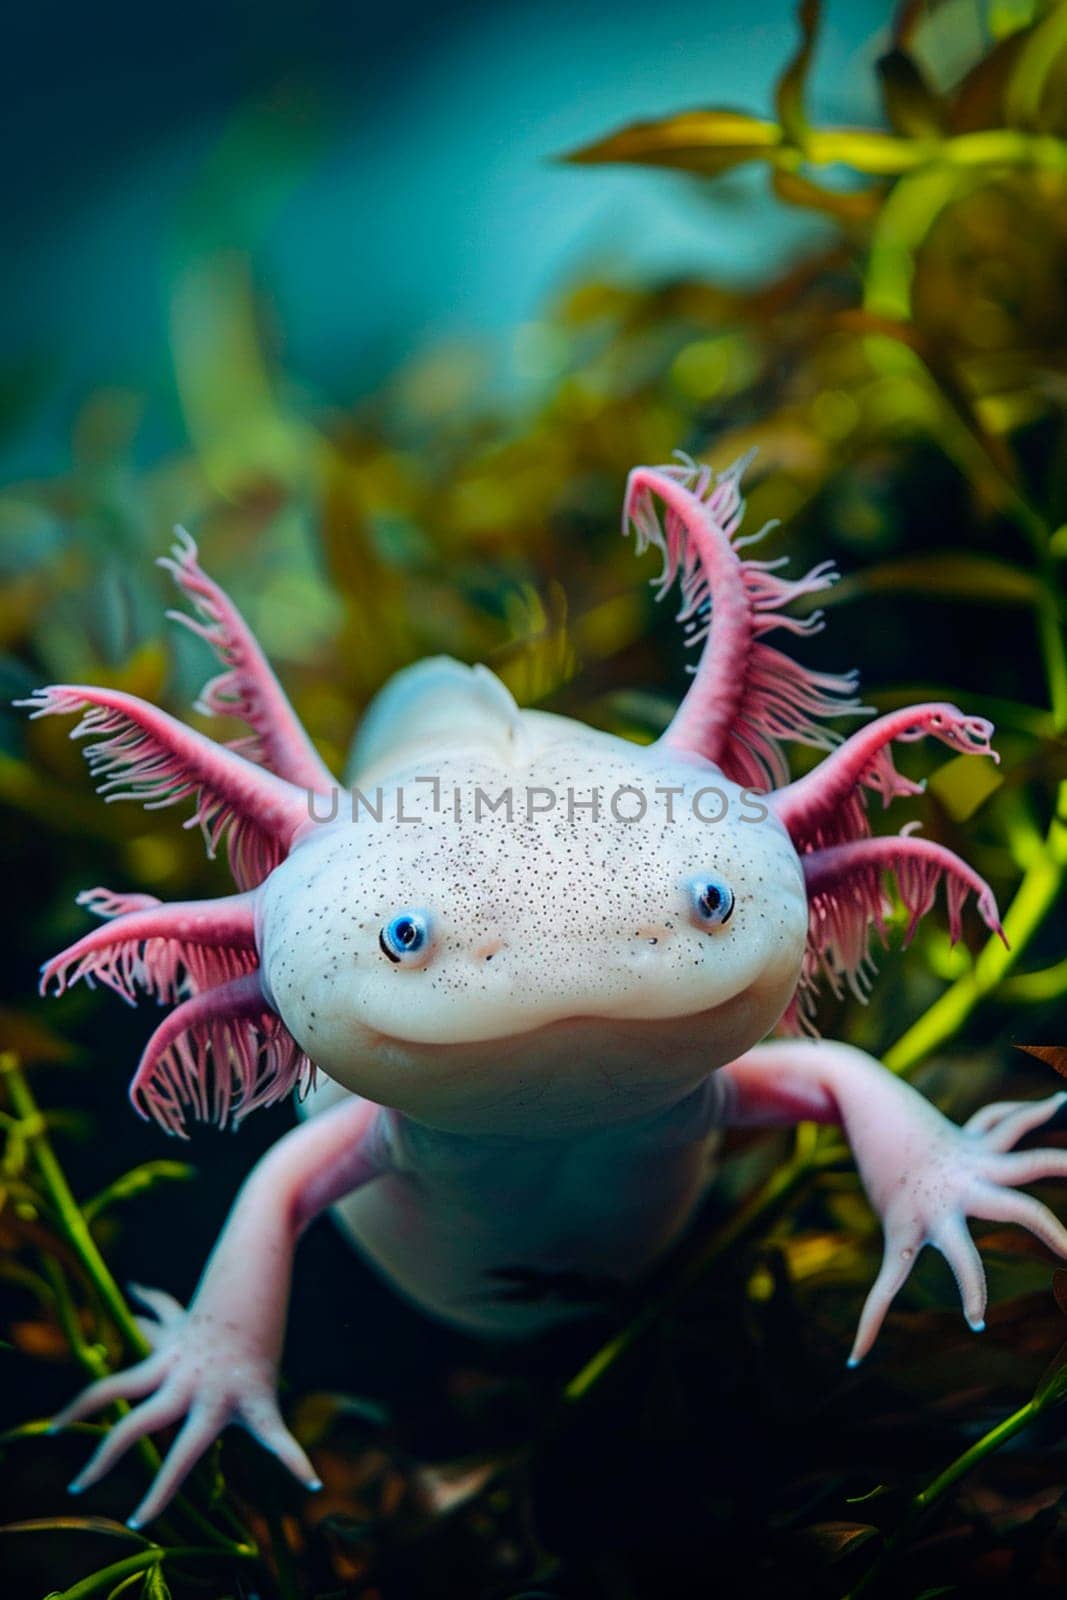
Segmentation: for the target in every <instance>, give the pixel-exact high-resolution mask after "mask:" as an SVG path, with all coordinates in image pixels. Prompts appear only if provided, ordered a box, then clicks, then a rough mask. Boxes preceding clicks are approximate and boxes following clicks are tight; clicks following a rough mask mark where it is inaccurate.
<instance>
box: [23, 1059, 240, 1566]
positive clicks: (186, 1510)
mask: <svg viewBox="0 0 1067 1600" xmlns="http://www.w3.org/2000/svg"><path fill="white" fill-rule="evenodd" d="M0 1078H2V1079H3V1081H4V1083H5V1084H6V1086H7V1090H8V1094H9V1096H10V1099H11V1104H12V1106H13V1108H14V1110H15V1114H16V1116H17V1117H18V1119H19V1122H20V1123H21V1125H22V1129H23V1135H24V1137H25V1140H26V1143H27V1145H28V1147H29V1149H30V1150H31V1151H32V1153H33V1158H34V1161H35V1163H36V1165H37V1170H38V1172H39V1173H40V1175H41V1180H42V1182H43V1183H44V1186H45V1189H46V1191H47V1193H48V1197H49V1200H50V1201H51V1203H52V1206H53V1209H54V1211H55V1215H56V1219H57V1222H58V1225H59V1226H60V1228H61V1229H62V1231H63V1233H64V1235H65V1237H66V1239H67V1240H68V1242H69V1244H70V1245H71V1247H72V1248H73V1250H74V1251H75V1253H76V1254H77V1256H78V1259H79V1261H80V1262H81V1264H82V1266H83V1267H84V1269H85V1272H86V1273H87V1275H88V1277H89V1278H90V1280H91V1282H92V1284H93V1287H94V1288H95V1290H96V1292H97V1294H98V1295H99V1297H100V1299H101V1301H102V1302H103V1304H104V1306H105V1307H106V1308H107V1310H108V1312H109V1313H110V1314H111V1316H112V1318H113V1319H114V1321H115V1322H116V1323H117V1325H118V1327H119V1330H120V1331H121V1333H122V1334H123V1336H124V1337H125V1338H126V1340H127V1341H128V1343H129V1344H130V1345H132V1347H133V1349H134V1350H135V1351H136V1352H137V1354H138V1355H145V1354H147V1352H148V1348H149V1346H148V1342H147V1340H146V1339H145V1338H144V1336H143V1334H142V1333H141V1330H140V1329H139V1328H138V1326H137V1324H136V1322H135V1321H134V1319H133V1315H132V1313H131V1312H130V1309H129V1307H128V1306H127V1304H126V1301H125V1299H124V1298H123V1294H122V1290H121V1289H120V1288H119V1286H118V1284H117V1283H116V1282H115V1280H114V1278H113V1277H112V1275H111V1273H110V1271H109V1270H108V1267H107V1263H106V1262H105V1261H104V1258H103V1256H102V1255H101V1254H100V1251H99V1249H98V1248H97V1244H96V1240H95V1239H94V1238H93V1236H92V1232H91V1230H90V1228H89V1224H88V1223H87V1222H86V1220H85V1218H84V1216H83V1215H82V1212H81V1209H80V1207H79V1205H78V1202H77V1200H76V1199H75V1198H74V1194H73V1192H72V1190H71V1187H70V1185H69V1183H68V1182H67V1179H66V1174H65V1173H64V1171H63V1168H62V1167H61V1166H60V1164H59V1161H58V1159H57V1157H56V1154H55V1151H54V1150H53V1149H52V1145H51V1142H50V1140H49V1138H48V1131H47V1126H46V1124H45V1119H44V1117H43V1116H42V1115H41V1112H40V1109H39V1107H38V1105H37V1101H36V1099H35V1098H34V1095H33V1091H32V1090H31V1088H30V1086H29V1083H28V1082H27V1080H26V1077H25V1075H24V1073H23V1071H22V1069H21V1067H20V1065H19V1061H18V1057H17V1056H15V1055H14V1054H13V1053H11V1052H10V1051H4V1052H0ZM52 1288H53V1290H54V1292H55V1293H56V1297H57V1298H56V1304H57V1311H58V1313H59V1316H60V1319H61V1322H62V1324H63V1327H64V1331H65V1332H66V1333H67V1335H68V1338H69V1339H70V1342H71V1348H72V1350H73V1352H74V1355H75V1357H76V1358H77V1359H78V1360H79V1361H80V1362H81V1363H82V1364H83V1365H84V1366H85V1367H86V1368H87V1370H88V1371H89V1372H91V1373H92V1374H93V1376H94V1377H102V1376H103V1375H104V1373H105V1371H106V1370H107V1369H106V1367H105V1366H104V1364H103V1362H102V1361H101V1360H100V1359H99V1358H98V1357H97V1355H96V1353H95V1352H94V1351H93V1350H92V1348H91V1346H89V1345H87V1344H86V1343H85V1341H84V1339H83V1338H82V1337H81V1330H80V1329H79V1328H78V1325H77V1318H76V1316H75V1315H74V1313H73V1308H72V1307H71V1306H70V1304H69V1299H68V1297H67V1292H66V1284H65V1281H64V1280H63V1279H62V1276H61V1275H58V1276H53V1277H52ZM122 1407H123V1409H125V1403H124V1402H123V1403H122ZM139 1445H140V1449H141V1453H142V1455H143V1456H144V1458H145V1460H146V1461H147V1462H148V1465H149V1467H150V1468H151V1470H152V1471H156V1470H158V1468H159V1465H160V1457H159V1453H158V1451H157V1450H156V1448H155V1446H154V1445H153V1444H152V1442H151V1440H150V1439H142V1440H140V1441H139ZM174 1509H175V1510H178V1511H181V1513H182V1514H183V1515H184V1516H185V1517H186V1518H187V1519H188V1521H189V1522H190V1523H192V1524H193V1526H195V1527H196V1528H197V1529H198V1531H199V1532H200V1533H201V1534H202V1535H203V1536H204V1537H205V1538H208V1539H211V1540H212V1541H214V1543H215V1545H216V1553H218V1549H219V1548H220V1547H221V1548H222V1549H225V1550H227V1551H229V1552H231V1553H232V1552H234V1551H236V1550H239V1549H249V1548H252V1546H251V1544H250V1543H249V1542H247V1534H246V1533H245V1531H244V1529H243V1528H240V1527H239V1524H238V1525H236V1526H237V1527H238V1529H239V1539H240V1541H241V1542H240V1543H235V1541H234V1540H232V1539H229V1538H227V1536H226V1535H225V1534H223V1533H220V1532H219V1530H218V1529H217V1528H216V1527H215V1526H214V1525H213V1523H212V1522H211V1521H210V1520H209V1518H207V1517H205V1516H204V1515H203V1514H202V1513H201V1512H200V1511H198V1510H197V1509H196V1507H195V1506H194V1505H192V1504H191V1503H190V1502H189V1500H188V1499H187V1498H186V1497H185V1496H184V1495H179V1496H178V1497H177V1498H176V1499H175V1502H174ZM227 1517H228V1520H229V1521H230V1523H231V1526H234V1525H235V1519H233V1518H232V1516H230V1515H229V1513H228V1512H227ZM72 1592H73V1591H72Z"/></svg>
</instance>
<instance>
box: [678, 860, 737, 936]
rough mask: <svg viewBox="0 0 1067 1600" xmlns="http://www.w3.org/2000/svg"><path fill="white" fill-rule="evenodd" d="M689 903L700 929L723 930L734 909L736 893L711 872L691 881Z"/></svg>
mask: <svg viewBox="0 0 1067 1600" xmlns="http://www.w3.org/2000/svg"><path fill="white" fill-rule="evenodd" d="M689 903H690V906H691V908H692V914H693V921H694V922H695V923H696V924H697V926H698V927H699V928H721V927H722V925H723V923H724V922H729V920H730V916H731V914H732V912H733V909H734V891H733V890H732V889H731V888H730V885H729V884H728V883H726V882H724V881H723V879H722V878H717V877H716V876H715V875H714V874H713V873H711V872H704V873H701V875H700V876H699V877H698V878H691V879H690V881H689Z"/></svg>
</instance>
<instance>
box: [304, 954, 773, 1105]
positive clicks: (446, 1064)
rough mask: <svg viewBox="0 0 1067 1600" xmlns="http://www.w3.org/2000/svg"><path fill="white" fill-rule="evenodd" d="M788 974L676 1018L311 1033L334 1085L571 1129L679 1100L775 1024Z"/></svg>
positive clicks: (361, 1026)
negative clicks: (502, 1028) (485, 1029)
mask: <svg viewBox="0 0 1067 1600" xmlns="http://www.w3.org/2000/svg"><path fill="white" fill-rule="evenodd" d="M794 982H795V979H792V980H783V981H782V982H780V983H778V984H775V985H773V986H771V987H768V986H764V985H761V986H752V985H749V986H746V987H743V988H741V989H739V990H738V991H737V992H736V993H735V994H733V995H731V996H729V997H728V998H726V999H724V1000H722V1001H720V1002H719V1003H718V1004H716V1005H715V1006H713V1007H710V1008H705V1009H703V1010H700V1011H694V1012H690V1013H688V1014H686V1015H681V1016H678V1015H675V1016H660V1017H640V1016H627V1017H617V1016H609V1015H578V1014H566V1015H559V1016H556V1017H553V1018H551V1019H550V1020H548V1021H542V1022H537V1023H533V1024H531V1025H530V1026H529V1027H526V1028H524V1029H522V1030H521V1031H514V1030H513V1031H512V1032H511V1033H509V1034H501V1033H494V1034H483V1035H481V1036H479V1037H478V1038H463V1039H450V1040H447V1041H441V1040H439V1039H438V1040H429V1039H411V1038H405V1037H403V1036H401V1035H400V1034H398V1033H396V1032H386V1031H383V1030H381V1029H377V1028H374V1027H373V1026H370V1025H368V1024H366V1023H355V1024H352V1025H351V1026H350V1027H349V1029H348V1030H347V1033H346V1035H345V1037H344V1039H343V1041H341V1040H338V1041H336V1044H337V1048H336V1049H334V1048H331V1044H333V1043H334V1042H335V1041H328V1040H326V1039H323V1038H315V1036H312V1040H313V1041H314V1048H315V1052H316V1054H315V1059H316V1060H317V1062H318V1063H319V1065H321V1066H322V1068H323V1070H324V1071H325V1072H326V1073H327V1074H328V1075H329V1076H330V1077H331V1078H332V1079H334V1081H335V1082H337V1083H339V1084H341V1085H343V1086H344V1087H345V1088H348V1089H351V1090H353V1091H355V1092H357V1093H360V1094H363V1095H366V1096H367V1097H368V1098H370V1099H373V1100H376V1101H378V1102H379V1103H381V1104H384V1105H389V1106H392V1107H393V1108H395V1109H396V1110H399V1111H402V1112H407V1113H409V1114H411V1115H414V1116H417V1117H418V1118H419V1119H420V1120H422V1121H425V1122H428V1123H431V1124H433V1125H436V1126H438V1127H444V1128H450V1129H456V1130H459V1131H468V1132H477V1131H483V1130H489V1129H492V1130H493V1131H496V1132H510V1133H529V1132H531V1131H536V1130H537V1129H538V1127H539V1126H540V1125H541V1122H542V1120H543V1123H544V1126H545V1128H546V1129H553V1130H556V1129H559V1128H561V1127H565V1128H566V1129H568V1130H570V1131H573V1130H574V1129H575V1128H577V1127H580V1126H589V1125H595V1124H597V1123H610V1122H615V1121H622V1120H625V1119H627V1118H629V1117H633V1116H637V1115H639V1114H641V1113H644V1112H648V1111H649V1110H654V1109H656V1108H657V1107H667V1106H669V1105H671V1104H673V1103H675V1102H676V1101H678V1100H679V1099H680V1098H681V1097H683V1096H684V1095H685V1094H686V1093H688V1092H689V1091H690V1090H691V1089H693V1088H695V1087H696V1086H697V1085H698V1084H699V1083H700V1082H701V1081H702V1080H704V1079H706V1077H707V1075H708V1073H709V1071H710V1070H712V1069H713V1068H715V1067H717V1066H720V1065H722V1064H723V1063H724V1062H726V1061H729V1060H731V1059H732V1058H734V1057H735V1056H736V1055H738V1054H739V1053H740V1052H741V1051H742V1050H744V1049H745V1048H746V1047H747V1045H748V1043H749V1041H750V1040H751V1039H752V1038H753V1037H754V1036H758V1035H759V1034H760V1033H765V1032H767V1031H769V1030H770V1029H771V1028H772V1027H773V1026H774V1023H775V1022H776V1021H777V1020H778V1017H779V1016H780V1014H781V1012H782V1011H783V1009H784V1007H785V1006H786V1004H787V1003H788V1000H789V994H790V988H791V983H794ZM283 1015H284V1013H283Z"/></svg>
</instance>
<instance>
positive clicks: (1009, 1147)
mask: <svg viewBox="0 0 1067 1600" xmlns="http://www.w3.org/2000/svg"><path fill="white" fill-rule="evenodd" d="M1065 1103H1067V1093H1060V1094H1054V1095H1051V1096H1050V1097H1049V1098H1048V1099H1047V1100H1039V1101H1036V1102H1035V1101H1002V1102H999V1103H997V1104H996V1105H989V1106H985V1107H983V1109H982V1110H981V1111H978V1112H976V1113H975V1115H974V1116H973V1117H971V1119H970V1121H969V1122H967V1123H965V1124H964V1125H963V1126H962V1127H957V1125H956V1124H955V1123H953V1122H950V1121H948V1119H947V1118H945V1117H942V1116H941V1115H940V1113H939V1112H936V1111H934V1108H933V1107H932V1106H927V1107H926V1110H927V1111H929V1112H932V1113H933V1115H932V1116H926V1117H922V1118H921V1119H919V1118H916V1119H915V1120H914V1121H913V1122H912V1124H911V1126H910V1127H909V1129H908V1138H907V1141H906V1144H905V1146H904V1149H903V1151H898V1152H897V1157H896V1161H895V1162H894V1165H895V1166H896V1171H895V1172H893V1173H891V1172H889V1171H888V1170H887V1167H888V1163H886V1162H885V1160H884V1158H882V1159H877V1160H875V1161H874V1162H872V1161H871V1159H870V1157H868V1160H867V1161H864V1160H863V1158H862V1154H861V1152H860V1151H857V1154H858V1155H860V1157H861V1158H860V1169H861V1172H862V1174H863V1177H864V1181H865V1183H866V1186H867V1190H868V1193H869V1195H870V1198H871V1201H872V1204H873V1205H874V1207H875V1209H876V1210H877V1211H878V1213H879V1215H880V1216H881V1219H882V1229H883V1233H884V1238H885V1250H884V1255H883V1258H882V1266H881V1270H880V1271H879V1273H878V1277H877V1278H876V1280H875V1282H874V1285H873V1287H872V1289H871V1292H870V1294H869V1295H868V1296H867V1301H866V1304H865V1305H864V1307H863V1311H862V1314H861V1316H860V1320H859V1327H858V1329H857V1332H856V1340H855V1343H854V1345H853V1347H852V1354H851V1356H850V1357H849V1366H856V1365H857V1363H858V1362H860V1361H861V1360H862V1359H863V1357H864V1356H865V1355H866V1354H867V1352H868V1351H869V1350H870V1348H871V1346H872V1344H873V1343H874V1341H875V1338H876V1336H877V1334H878V1331H879V1329H880V1328H881V1326H882V1323H883V1321H884V1319H885V1315H886V1312H887V1311H888V1310H889V1307H890V1305H891V1304H892V1301H893V1299H894V1297H895V1296H896V1294H897V1292H898V1291H899V1290H900V1288H901V1286H902V1285H903V1284H904V1282H905V1281H906V1279H907V1277H908V1275H909V1273H910V1272H911V1269H912V1267H913V1266H914V1265H915V1262H916V1259H917V1258H918V1255H919V1252H920V1251H921V1250H922V1249H923V1247H924V1246H925V1245H927V1244H932V1245H934V1247H935V1248H936V1249H938V1250H939V1251H940V1252H941V1254H942V1255H943V1256H944V1257H945V1259H946V1261H947V1262H948V1264H949V1266H950V1267H951V1268H952V1272H953V1275H954V1276H955V1279H956V1283H957V1284H958V1286H959V1291H960V1299H961V1301H962V1303H963V1312H964V1316H965V1317H966V1319H967V1321H968V1323H969V1324H970V1326H971V1327H972V1328H973V1329H974V1330H975V1331H976V1332H980V1331H981V1330H982V1329H983V1328H984V1327H985V1322H984V1317H985V1308H986V1277H985V1269H984V1267H983V1265H982V1260H981V1257H980V1256H979V1254H978V1249H977V1246H976V1245H975V1243H974V1240H973V1239H972V1238H971V1234H970V1230H969V1229H968V1227H967V1219H968V1217H976V1218H981V1219H983V1220H985V1221H989V1222H1007V1223H1017V1224H1018V1225H1019V1226H1020V1227H1023V1228H1026V1229H1028V1230H1029V1232H1030V1233H1032V1234H1034V1235H1035V1236H1036V1237H1037V1238H1038V1239H1040V1240H1041V1242H1042V1243H1043V1244H1045V1245H1047V1246H1048V1248H1049V1249H1050V1250H1051V1251H1053V1252H1054V1253H1055V1254H1056V1255H1058V1256H1064V1257H1067V1227H1064V1225H1063V1223H1061V1222H1060V1221H1059V1220H1058V1219H1057V1218H1056V1217H1055V1216H1054V1215H1053V1213H1052V1212H1051V1211H1050V1210H1049V1208H1048V1207H1047V1206H1045V1205H1042V1203H1041V1201H1040V1200H1035V1199H1034V1198H1033V1196H1031V1195H1027V1194H1018V1193H1017V1192H1016V1188H1017V1186H1018V1185H1019V1184H1025V1183H1038V1182H1040V1181H1041V1180H1042V1179H1045V1178H1067V1150H1053V1149H1045V1150H1025V1151H1015V1150H1013V1146H1014V1145H1015V1144H1016V1143H1017V1142H1018V1141H1019V1140H1020V1139H1021V1138H1023V1136H1024V1135H1025V1134H1028V1133H1031V1132H1032V1131H1033V1130H1034V1129H1035V1128H1039V1127H1041V1126H1042V1125H1043V1124H1044V1123H1046V1122H1048V1120H1049V1119H1050V1118H1051V1117H1053V1116H1054V1115H1055V1114H1056V1112H1058V1111H1059V1110H1060V1108H1061V1107H1062V1106H1063V1105H1064V1104H1065ZM856 1142H859V1143H862V1142H863V1141H862V1140H861V1141H856ZM901 1157H902V1158H903V1159H901Z"/></svg>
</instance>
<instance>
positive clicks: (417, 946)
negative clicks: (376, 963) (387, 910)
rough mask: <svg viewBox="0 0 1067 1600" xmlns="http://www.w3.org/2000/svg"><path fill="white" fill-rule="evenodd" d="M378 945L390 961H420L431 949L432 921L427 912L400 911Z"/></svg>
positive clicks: (383, 932)
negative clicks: (429, 948)
mask: <svg viewBox="0 0 1067 1600" xmlns="http://www.w3.org/2000/svg"><path fill="white" fill-rule="evenodd" d="M378 943H379V944H380V945H381V948H382V953H383V954H384V955H387V956H388V957H389V960H390V961H395V962H401V961H403V962H408V963H414V962H416V961H419V960H421V959H422V958H424V957H425V955H426V951H427V949H428V947H429V943H430V919H429V917H428V916H427V915H426V913H425V911H400V912H398V913H397V915H396V916H395V917H393V918H391V919H390V921H389V922H387V923H386V924H385V927H384V928H383V929H382V931H381V933H380V934H379V935H378Z"/></svg>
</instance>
